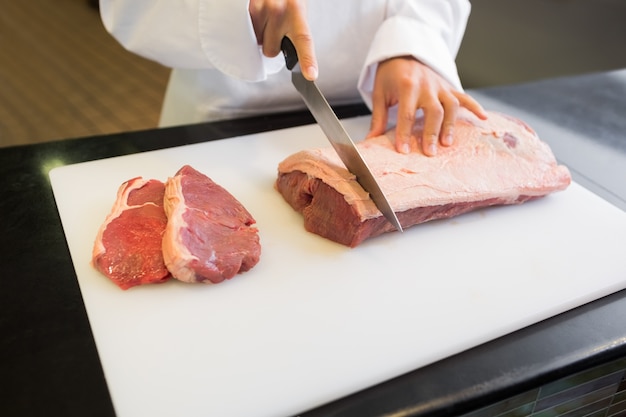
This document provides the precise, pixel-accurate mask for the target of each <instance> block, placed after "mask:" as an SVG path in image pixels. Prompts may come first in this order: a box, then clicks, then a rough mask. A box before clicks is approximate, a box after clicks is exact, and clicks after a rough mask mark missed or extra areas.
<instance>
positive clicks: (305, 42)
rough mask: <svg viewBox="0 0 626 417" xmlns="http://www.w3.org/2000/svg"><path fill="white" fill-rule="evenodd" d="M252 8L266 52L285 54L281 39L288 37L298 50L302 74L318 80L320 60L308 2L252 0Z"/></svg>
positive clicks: (258, 40) (270, 54)
mask: <svg viewBox="0 0 626 417" xmlns="http://www.w3.org/2000/svg"><path fill="white" fill-rule="evenodd" d="M248 11H249V13H250V18H251V19H252V26H253V27H254V33H255V35H256V39H257V42H258V44H259V45H262V46H263V55H265V56H267V57H275V56H276V55H278V54H279V53H281V48H280V46H281V41H282V39H283V37H284V36H287V37H288V38H289V39H291V42H292V43H293V45H294V46H295V48H296V51H297V53H298V61H299V62H300V67H301V68H302V75H304V78H306V79H308V80H310V81H314V80H316V79H317V74H318V69H317V59H316V58H315V49H314V46H313V37H312V36H311V31H310V30H309V24H308V23H307V20H306V2H305V1H304V0H250V5H249V6H248Z"/></svg>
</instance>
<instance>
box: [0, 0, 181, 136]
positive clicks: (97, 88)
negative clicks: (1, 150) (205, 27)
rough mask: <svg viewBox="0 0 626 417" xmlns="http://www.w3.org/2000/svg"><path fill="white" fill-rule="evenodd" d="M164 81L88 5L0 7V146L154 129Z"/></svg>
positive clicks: (67, 1) (75, 1) (158, 69)
mask: <svg viewBox="0 0 626 417" xmlns="http://www.w3.org/2000/svg"><path fill="white" fill-rule="evenodd" d="M168 77H169V69H167V68H165V67H162V66H161V65H159V64H156V63H153V62H150V61H148V60H145V59H143V58H140V57H138V56H136V55H134V54H132V53H130V52H128V51H126V50H124V49H123V48H122V47H121V46H120V45H119V44H118V43H117V42H116V41H115V40H114V39H113V38H112V37H111V36H110V35H109V34H108V33H107V32H106V31H105V29H104V27H103V25H102V23H101V20H100V15H99V12H98V10H97V9H96V8H94V7H93V6H91V5H90V2H88V1H87V0H28V1H4V2H2V10H1V12H0V146H3V147H4V146H12V145H19V144H29V143H38V142H44V141H50V140H55V139H64V138H74V137H83V136H92V135H99V134H107V133H115V132H121V131H128V130H141V129H147V128H152V127H156V125H157V123H158V116H159V113H160V110H161V101H162V98H163V93H164V91H165V86H166V83H167V79H168Z"/></svg>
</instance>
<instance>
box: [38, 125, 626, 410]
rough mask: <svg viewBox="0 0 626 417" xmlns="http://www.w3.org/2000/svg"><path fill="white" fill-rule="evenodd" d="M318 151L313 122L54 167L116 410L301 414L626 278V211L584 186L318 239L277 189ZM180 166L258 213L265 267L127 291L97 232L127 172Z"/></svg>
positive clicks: (160, 172)
mask: <svg viewBox="0 0 626 417" xmlns="http://www.w3.org/2000/svg"><path fill="white" fill-rule="evenodd" d="M368 125H369V119H368V118H366V117H363V118H356V119H351V120H348V121H346V126H347V128H348V130H349V131H350V132H352V134H353V135H354V136H355V137H363V136H364V135H365V132H366V131H367V127H368ZM315 146H327V143H326V140H325V138H324V137H323V135H322V133H321V131H320V130H319V128H318V127H317V126H316V125H311V126H304V127H298V128H292V129H286V130H280V131H273V132H267V133H261V134H255V135H250V136H246V137H239V138H233V139H227V140H221V141H214V142H207V143H203V144H197V145H190V146H184V147H179V148H173V149H165V150H161V151H155V152H147V153H141V154H135V155H129V156H122V157H117V158H111V159H106V160H99V161H93V162H86V163H82V164H76V165H69V166H63V167H60V168H56V169H54V170H52V171H51V172H50V179H51V182H52V187H53V190H54V195H55V198H56V201H57V204H58V209H59V213H60V215H61V220H62V222H63V227H64V230H65V234H66V237H67V241H68V243H69V248H70V251H71V255H72V260H73V262H74V266H75V269H76V274H77V277H78V281H79V284H80V289H81V292H82V295H83V297H84V302H85V305H86V308H87V313H88V315H89V321H90V323H91V326H92V329H93V333H94V337H95V342H96V345H97V347H98V352H99V354H100V359H101V361H102V365H103V368H104V372H105V375H106V379H107V382H108V386H109V389H110V392H111V396H112V399H113V404H114V406H115V410H116V412H117V414H118V416H119V417H131V416H133V417H135V416H151V417H157V416H173V415H178V416H186V417H192V416H221V417H225V416H246V417H249V416H272V417H275V416H286V415H293V414H296V413H298V412H302V411H305V410H307V409H310V408H313V407H315V406H319V405H321V404H323V403H326V402H329V401H331V400H334V399H337V398H340V397H343V396H345V395H347V394H350V393H353V392H356V391H358V390H361V389H363V388H366V387H368V386H371V385H373V384H376V383H378V382H382V381H384V380H387V379H389V378H392V377H394V376H397V375H400V374H403V373H405V372H407V371H411V370H413V369H416V368H418V367H421V366H424V365H427V364H429V363H432V362H434V361H436V360H439V359H442V358H445V357H447V356H450V355H453V354H455V353H458V352H460V351H463V350H465V349H468V348H471V347H473V346H476V345H478V344H480V343H483V342H486V341H489V340H492V339H494V338H496V337H498V336H501V335H504V334H506V333H509V332H512V331H514V330H517V329H520V328H522V327H524V326H527V325H530V324H532V323H535V322H538V321H540V320H542V319H545V318H548V317H551V316H553V315H556V314H558V313H560V312H563V311H565V310H568V309H571V308H573V307H575V306H578V305H581V304H583V303H586V302H588V301H592V300H594V299H597V298H599V297H601V296H604V295H607V294H609V293H612V292H615V291H617V290H620V289H622V288H625V287H626V263H625V261H624V256H623V254H624V252H625V250H626V213H624V212H623V211H621V210H619V209H617V208H616V207H614V206H612V205H610V204H609V203H607V202H605V201H604V200H602V199H600V198H599V197H597V196H596V195H594V194H592V193H591V192H588V191H587V190H586V189H584V188H582V187H581V186H579V185H578V184H576V183H574V184H572V185H571V186H570V188H568V189H567V190H566V191H564V192H561V193H558V194H554V195H551V196H549V197H547V198H545V199H542V200H538V201H533V202H529V203H526V204H524V205H521V206H511V207H500V208H490V209H486V210H480V211H478V212H475V213H470V214H467V215H463V216H460V217H457V218H455V219H452V220H446V221H437V222H432V223H428V224H424V225H420V226H417V227H413V228H411V229H409V230H407V231H406V232H405V233H404V234H399V233H391V234H387V235H385V236H381V237H378V238H374V239H371V240H369V241H366V242H365V243H363V244H362V245H361V246H359V247H357V248H355V249H349V248H347V247H344V246H341V245H338V244H335V243H333V242H330V241H328V240H325V239H323V238H321V237H318V236H316V235H313V234H309V233H307V232H306V231H305V230H304V228H303V224H302V218H301V216H300V215H299V214H297V213H295V212H294V211H293V210H292V209H291V208H290V207H289V206H288V205H287V204H286V203H285V202H284V201H283V199H282V197H281V196H280V195H279V194H278V192H277V191H275V190H274V188H273V182H274V179H275V178H276V168H277V165H278V163H279V161H281V160H282V159H283V158H285V157H286V156H287V155H289V154H291V153H293V152H296V151H298V150H300V149H302V148H308V147H315ZM184 164H190V165H192V166H193V167H195V168H196V169H198V170H200V171H202V172H204V173H205V174H207V175H209V176H210V177H211V178H213V180H214V181H216V182H217V183H219V184H221V185H222V186H224V187H225V188H226V189H228V190H229V191H230V192H231V193H232V194H234V195H235V197H237V198H238V199H239V200H240V201H241V202H242V203H243V204H244V205H245V206H246V207H247V208H248V210H249V211H250V212H251V213H252V215H253V216H254V217H255V218H256V220H257V222H258V228H259V230H260V236H261V243H262V248H263V253H262V255H261V260H260V262H259V264H258V265H257V266H256V267H255V268H254V269H253V270H251V271H250V272H247V273H245V274H242V275H239V276H236V277H235V278H233V279H232V280H231V281H228V282H225V283H222V284H219V285H214V286H206V285H200V284H198V285H194V284H184V283H180V282H176V281H172V282H169V283H166V284H162V285H153V286H144V287H137V288H133V289H131V290H128V291H126V292H124V291H122V290H120V289H119V288H117V287H116V286H115V285H114V284H112V283H111V282H109V281H108V280H107V279H106V278H105V277H103V276H101V275H100V274H99V273H98V272H96V271H95V270H94V269H92V268H91V266H90V264H89V261H90V256H91V249H92V244H93V240H94V237H95V235H96V231H97V229H98V227H99V226H100V224H101V222H102V221H103V220H104V218H105V216H106V215H107V213H108V211H109V209H110V208H111V205H112V204H113V201H114V199H115V194H116V191H117V188H118V186H119V185H120V184H121V183H122V182H123V181H125V180H127V179H129V178H132V177H134V176H139V175H141V176H144V177H150V178H158V179H161V180H165V179H166V178H167V177H168V176H171V175H173V174H174V173H175V172H176V170H178V168H180V167H181V166H182V165H184Z"/></svg>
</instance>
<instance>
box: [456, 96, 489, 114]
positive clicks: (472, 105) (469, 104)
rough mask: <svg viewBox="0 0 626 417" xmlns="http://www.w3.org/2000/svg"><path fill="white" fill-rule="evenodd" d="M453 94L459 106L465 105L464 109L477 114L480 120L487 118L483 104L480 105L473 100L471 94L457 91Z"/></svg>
mask: <svg viewBox="0 0 626 417" xmlns="http://www.w3.org/2000/svg"><path fill="white" fill-rule="evenodd" d="M455 95H456V98H457V99H458V100H459V104H460V105H461V106H463V107H465V108H466V109H468V110H469V111H471V112H472V113H474V114H475V115H476V116H478V118H479V119H482V120H486V119H487V112H486V111H485V109H484V108H483V106H481V105H480V103H479V102H478V101H476V100H474V98H473V97H472V96H470V95H468V94H465V93H459V92H457V93H456V94H455Z"/></svg>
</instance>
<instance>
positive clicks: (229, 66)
mask: <svg viewBox="0 0 626 417" xmlns="http://www.w3.org/2000/svg"><path fill="white" fill-rule="evenodd" d="M248 4H249V2H248V0H100V13H101V16H102V20H103V23H104V25H105V27H106V29H107V30H108V31H109V32H110V33H111V34H112V35H113V36H114V37H115V38H116V39H117V40H118V41H119V42H120V43H121V44H122V45H124V47H126V48H127V49H128V50H130V51H133V52H135V53H137V54H138V55H141V56H143V57H146V58H148V59H151V60H154V61H157V62H159V63H161V64H163V65H165V66H168V67H171V68H173V69H174V70H173V71H172V75H171V77H170V81H169V85H168V88H167V91H166V94H165V99H164V103H163V110H162V114H161V121H160V125H161V126H169V125H177V124H187V123H196V122H202V121H210V120H219V119H232V118H240V117H246V116H252V115H259V114H268V113H274V112H280V111H288V110H295V109H302V108H304V103H303V101H302V99H301V98H300V96H299V95H298V93H297V92H296V90H295V88H294V87H293V86H292V85H291V82H290V74H289V72H288V70H286V68H285V62H284V58H283V56H282V55H279V56H277V57H275V58H267V57H265V56H263V54H262V51H261V48H260V46H259V45H257V42H256V37H255V35H254V30H253V27H252V22H251V19H250V15H249V12H248ZM469 12H470V3H469V1H468V0H309V1H308V2H307V19H308V22H309V27H310V29H311V33H312V35H313V40H314V43H315V51H316V55H317V59H318V68H319V76H318V81H317V83H318V85H319V87H320V89H321V90H322V92H323V93H324V95H325V96H326V97H327V99H328V101H329V102H330V103H331V104H334V105H337V104H348V103H357V102H360V101H361V99H362V100H363V101H365V103H366V104H367V105H368V106H370V108H371V103H372V99H371V97H372V89H373V85H374V75H375V72H376V67H377V64H378V62H380V61H382V60H385V59H388V58H391V57H396V56H407V55H410V56H413V57H415V58H417V59H418V60H420V61H422V62H423V63H425V64H427V65H429V66H430V67H431V68H433V69H434V70H435V71H437V72H438V73H439V74H440V75H442V76H443V77H444V78H445V79H446V80H448V81H449V82H450V83H451V84H452V85H453V86H454V87H455V88H457V89H459V90H461V89H462V86H461V83H460V81H459V76H458V73H457V69H456V65H455V62H454V60H455V57H456V54H457V52H458V49H459V46H460V44H461V40H462V38H463V34H464V32H465V26H466V23H467V19H468V16H469ZM392 110H393V109H392ZM392 117H393V112H392Z"/></svg>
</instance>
